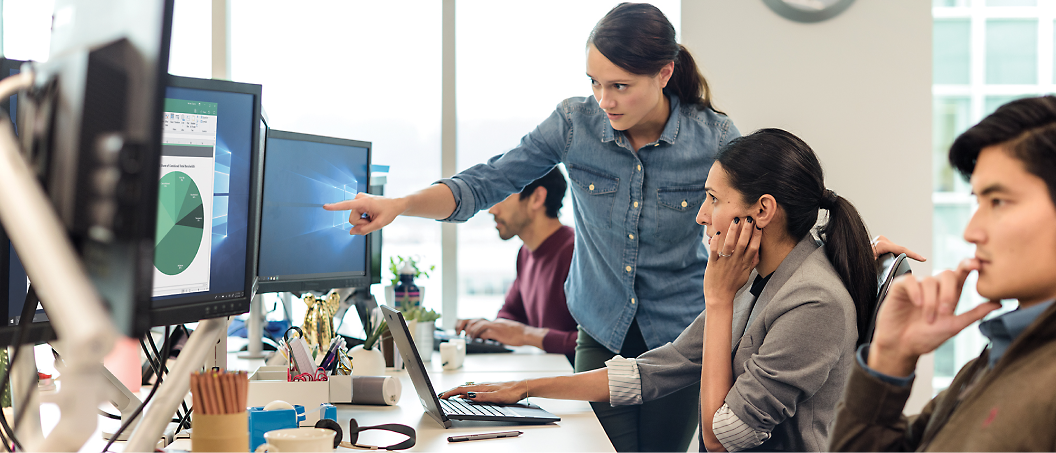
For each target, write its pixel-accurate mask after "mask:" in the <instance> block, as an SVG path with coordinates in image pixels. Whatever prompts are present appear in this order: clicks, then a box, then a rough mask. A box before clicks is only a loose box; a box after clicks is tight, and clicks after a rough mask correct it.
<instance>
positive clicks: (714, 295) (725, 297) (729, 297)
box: [704, 291, 734, 313]
mask: <svg viewBox="0 0 1056 453" xmlns="http://www.w3.org/2000/svg"><path fill="white" fill-rule="evenodd" d="M733 296H734V294H733V293H728V292H726V291H704V307H705V308H707V309H708V311H709V312H717V311H719V310H722V311H729V312H730V313H732V312H733Z"/></svg>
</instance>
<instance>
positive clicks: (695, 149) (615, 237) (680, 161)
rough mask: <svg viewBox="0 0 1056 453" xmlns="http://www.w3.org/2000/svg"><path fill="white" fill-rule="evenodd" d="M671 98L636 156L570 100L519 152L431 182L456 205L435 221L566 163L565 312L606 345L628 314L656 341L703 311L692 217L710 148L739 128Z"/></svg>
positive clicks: (599, 116) (587, 104)
mask: <svg viewBox="0 0 1056 453" xmlns="http://www.w3.org/2000/svg"><path fill="white" fill-rule="evenodd" d="M669 100H670V101H671V115H670V117H669V118H668V120H667V124H666V125H665V126H664V130H663V133H661V134H660V139H659V140H657V141H655V142H653V143H649V144H647V145H645V146H643V147H642V148H641V149H640V150H638V151H637V152H635V150H634V149H633V148H632V146H631V142H630V140H629V139H628V137H627V136H626V135H625V134H624V133H623V132H621V131H617V130H614V129H613V128H612V126H611V125H610V124H609V121H608V118H607V117H606V115H605V112H604V111H603V110H602V109H601V108H600V107H598V103H597V101H596V100H595V99H594V98H593V97H580V98H570V99H566V100H565V101H563V102H561V104H559V105H558V106H557V110H556V111H554V113H553V114H552V115H550V117H549V118H547V119H546V120H545V121H543V123H542V124H540V125H539V126H538V127H536V128H535V130H534V131H532V132H531V133H529V134H528V135H526V136H525V137H524V138H522V139H521V143H520V144H519V145H518V146H517V147H516V148H514V149H512V150H510V151H508V152H506V153H504V154H501V155H498V156H495V157H493V158H491V159H490V160H488V162H487V163H484V164H480V165H476V166H474V167H472V168H469V169H467V170H465V171H463V172H462V173H459V174H458V175H455V176H454V177H452V178H450V179H444V180H441V181H440V182H442V183H443V184H446V185H447V186H448V187H450V188H451V192H452V193H453V194H454V196H455V202H456V204H457V206H456V207H455V211H454V213H452V214H451V216H450V217H449V218H447V219H444V220H445V221H452V222H464V221H466V220H467V219H469V218H470V217H471V216H473V214H475V213H476V212H477V211H479V210H482V209H487V208H488V207H490V206H492V205H494V204H495V203H498V202H500V201H502V200H503V199H505V198H506V197H507V196H509V195H510V194H512V193H517V192H520V191H521V189H523V188H524V186H526V185H528V184H530V183H531V182H532V181H534V180H536V179H538V178H540V177H542V176H543V175H545V174H546V173H547V172H548V171H550V169H551V168H553V167H554V166H555V165H557V164H558V163H562V162H564V164H565V168H566V169H567V170H568V177H569V179H571V184H570V187H571V189H572V210H573V214H574V217H575V222H576V241H575V251H574V253H573V256H572V267H571V268H570V269H569V273H568V280H566V281H565V294H566V298H567V301H568V308H569V311H570V312H571V313H572V316H573V317H574V318H575V319H576V322H578V323H579V325H580V326H581V327H582V328H583V329H584V330H585V331H586V332H587V333H589V334H590V336H591V337H594V339H596V340H597V341H598V342H599V343H601V344H602V345H604V346H605V347H607V348H609V349H610V350H612V351H615V352H619V351H620V348H621V347H622V346H623V340H624V338H625V337H626V336H627V331H628V329H629V328H630V325H631V322H632V321H633V320H634V319H635V318H636V317H637V319H638V325H639V327H640V328H641V331H642V336H643V337H644V339H645V343H646V345H647V346H649V348H655V347H658V346H660V345H662V344H664V343H667V342H669V341H673V340H674V339H675V337H677V336H678V334H679V333H681V332H682V330H684V329H685V328H686V327H687V326H689V324H690V323H691V322H693V319H694V318H696V317H697V315H699V314H700V312H702V311H703V310H704V294H703V290H702V288H701V282H702V281H703V278H704V268H705V266H707V246H706V245H705V244H704V243H703V239H704V229H703V228H702V227H701V226H700V225H697V223H696V221H695V217H696V214H697V210H698V209H699V208H700V205H701V203H702V202H703V201H704V182H705V181H706V180H707V178H708V170H709V169H710V168H711V164H712V162H714V161H715V156H716V154H717V152H718V150H719V149H720V148H722V147H723V146H725V145H726V143H728V142H729V141H730V140H732V139H733V138H736V137H738V136H739V135H740V133H739V132H738V131H737V128H736V127H734V125H733V122H732V121H730V119H729V118H727V117H726V116H725V115H721V114H718V113H715V112H714V111H713V110H711V109H703V110H702V109H699V108H697V107H695V106H691V105H681V103H680V102H679V100H678V98H677V97H675V96H669Z"/></svg>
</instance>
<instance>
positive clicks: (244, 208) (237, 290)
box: [152, 77, 261, 325]
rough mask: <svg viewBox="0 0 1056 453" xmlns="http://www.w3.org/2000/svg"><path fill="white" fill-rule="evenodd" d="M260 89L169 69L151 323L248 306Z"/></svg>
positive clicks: (230, 311)
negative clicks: (179, 74)
mask: <svg viewBox="0 0 1056 453" xmlns="http://www.w3.org/2000/svg"><path fill="white" fill-rule="evenodd" d="M260 94H261V86H260V85H253V84H245V83H236V82H229V81H222V80H204V79H191V78H185V77H171V78H170V82H169V86H168V87H167V89H166V90H165V109H164V114H163V123H162V124H163V129H162V151H161V173H160V181H159V183H158V184H159V186H158V212H157V215H158V217H157V225H156V236H155V247H154V298H153V307H152V313H153V316H152V317H153V319H152V322H153V324H155V325H161V324H175V323H178V322H189V321H195V320H198V319H202V318H211V317H218V316H227V315H232V314H238V313H243V312H245V311H247V310H248V308H249V298H250V297H251V293H252V279H253V277H254V275H255V268H254V265H255V263H256V254H255V252H256V250H255V247H254V244H255V240H256V218H257V215H258V214H257V207H256V206H255V203H257V197H258V196H257V193H259V190H258V189H257V187H258V186H257V185H258V184H259V183H258V179H259V175H258V174H259V170H258V171H254V166H259V151H258V148H259V145H260V136H259V130H260V122H259V117H260Z"/></svg>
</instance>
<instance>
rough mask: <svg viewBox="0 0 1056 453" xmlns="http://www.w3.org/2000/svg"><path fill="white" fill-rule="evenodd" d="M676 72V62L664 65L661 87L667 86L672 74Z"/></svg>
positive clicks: (661, 70)
mask: <svg viewBox="0 0 1056 453" xmlns="http://www.w3.org/2000/svg"><path fill="white" fill-rule="evenodd" d="M674 73H675V62H674V61H672V62H669V63H667V64H666V65H664V67H662V68H660V74H659V75H660V88H667V82H669V81H670V80H671V76H672V75H674Z"/></svg>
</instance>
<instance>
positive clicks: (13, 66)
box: [0, 58, 25, 135]
mask: <svg viewBox="0 0 1056 453" xmlns="http://www.w3.org/2000/svg"><path fill="white" fill-rule="evenodd" d="M23 63H25V61H21V60H11V59H8V58H0V79H3V78H6V77H9V76H13V75H15V74H18V73H19V72H21V70H22V64H23ZM0 110H2V111H3V112H4V113H5V114H7V116H8V118H10V120H11V123H12V124H13V125H14V126H15V135H18V123H17V122H16V121H15V119H16V118H17V117H18V115H17V113H18V95H12V96H11V97H10V98H7V99H0Z"/></svg>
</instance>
